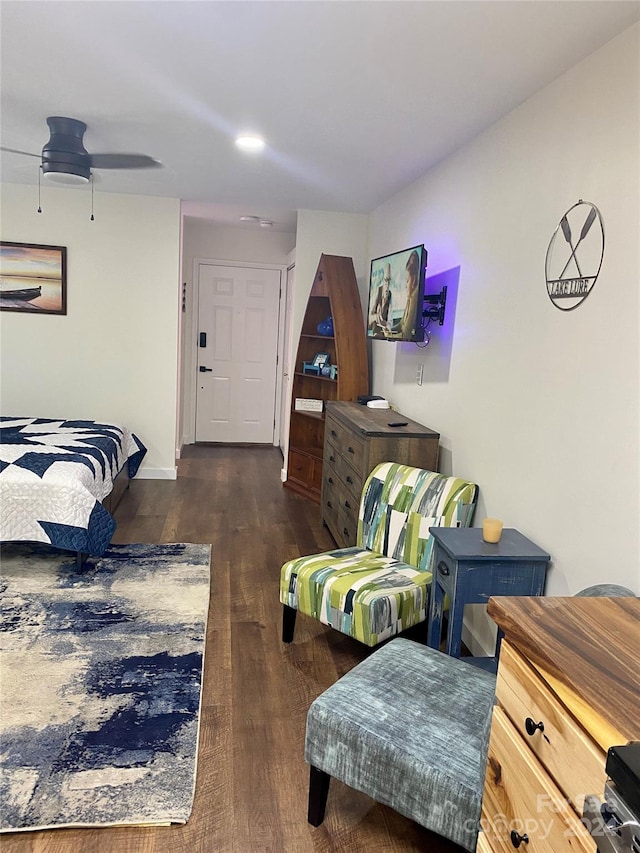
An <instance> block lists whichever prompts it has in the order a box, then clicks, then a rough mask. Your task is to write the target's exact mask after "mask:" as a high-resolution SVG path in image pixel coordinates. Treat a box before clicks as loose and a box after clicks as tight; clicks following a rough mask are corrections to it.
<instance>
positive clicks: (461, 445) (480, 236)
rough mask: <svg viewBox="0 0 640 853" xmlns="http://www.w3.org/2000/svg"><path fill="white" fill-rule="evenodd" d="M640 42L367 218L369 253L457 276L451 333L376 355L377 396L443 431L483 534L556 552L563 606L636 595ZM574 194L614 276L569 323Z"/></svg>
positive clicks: (632, 41)
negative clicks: (566, 305)
mask: <svg viewBox="0 0 640 853" xmlns="http://www.w3.org/2000/svg"><path fill="white" fill-rule="evenodd" d="M639 32H640V27H638V26H634V27H632V28H631V29H630V30H628V31H626V32H625V33H623V34H622V35H620V36H619V37H618V38H616V39H615V40H614V41H612V42H611V43H609V44H608V45H606V46H605V47H604V48H603V49H601V50H599V51H598V52H596V53H595V54H593V55H592V56H590V57H589V58H588V59H586V60H585V61H583V62H582V63H580V64H579V65H578V66H576V67H575V68H573V69H572V70H571V71H569V72H568V73H567V74H565V75H564V76H562V77H560V78H559V79H558V80H556V81H555V82H554V83H553V84H551V85H550V86H548V87H547V88H545V89H544V90H542V91H541V92H539V93H538V94H536V95H535V96H534V97H532V98H531V99H530V100H528V101H527V102H525V103H524V104H522V105H521V106H520V107H519V108H518V109H516V110H515V111H514V112H513V113H511V114H510V115H509V116H508V117H506V118H505V119H504V120H502V121H500V122H499V123H497V124H496V125H494V126H493V127H492V128H490V129H489V130H488V131H487V132H485V133H484V134H482V135H481V136H480V137H478V138H477V139H475V140H474V141H473V142H472V143H470V144H469V145H468V146H466V147H465V148H463V149H462V150H460V151H458V152H457V153H456V154H455V155H453V156H451V157H450V158H448V159H447V160H446V161H444V162H442V163H441V164H440V165H438V166H437V167H436V168H434V169H432V170H431V171H430V172H429V173H428V174H427V175H426V176H425V177H424V178H423V179H421V180H419V181H417V182H416V183H414V184H413V185H411V186H410V187H408V188H407V189H406V190H405V191H403V192H401V193H400V194H398V195H397V196H395V197H394V198H392V199H390V200H389V201H388V202H387V203H385V204H384V205H382V206H381V207H379V208H378V209H377V210H376V211H374V213H373V214H372V216H371V222H370V235H371V236H370V254H371V257H377V256H380V255H382V254H386V253H387V252H391V251H396V250H399V249H401V248H404V247H405V246H410V245H413V244H415V243H421V242H424V243H425V244H426V246H427V247H428V249H429V273H428V274H429V275H433V274H435V273H440V272H443V271H446V270H450V269H455V268H456V267H459V288H458V295H457V304H456V305H455V306H454V305H452V309H453V308H455V316H454V317H453V316H452V317H450V318H449V322H452V332H447V330H446V328H445V329H444V330H439V331H438V330H436V331H435V332H434V336H433V342H432V344H431V345H430V346H429V347H428V348H427V349H418V348H417V347H416V346H414V345H410V344H402V345H396V344H389V343H386V342H383V341H381V342H374V343H373V359H374V387H373V391H374V392H375V393H379V394H383V395H385V396H387V397H388V398H389V399H390V400H391V401H392V402H393V403H395V404H397V406H398V408H399V409H400V410H401V411H402V412H404V413H406V414H407V415H409V416H411V417H414V418H415V419H416V420H418V421H421V422H422V423H424V424H426V425H428V426H430V427H432V428H434V429H437V430H439V431H440V432H441V435H442V439H441V445H442V447H443V451H442V466H443V467H442V470H444V471H445V472H446V473H450V472H453V473H455V474H457V475H459V476H462V477H467V478H469V479H471V480H474V481H476V482H477V483H478V484H479V485H480V490H481V492H480V493H481V498H480V504H479V506H478V510H477V513H476V517H475V524H476V525H479V524H480V523H481V520H482V518H483V516H485V515H495V516H498V517H500V518H502V519H504V521H505V526H507V527H515V528H517V529H519V530H520V531H521V532H523V533H524V534H525V535H527V536H529V537H530V538H532V539H533V540H534V541H535V542H536V543H537V544H539V545H540V546H541V547H542V548H544V549H546V550H547V551H549V552H550V553H551V555H552V560H553V562H552V566H551V569H550V572H549V574H548V581H547V593H548V594H554V595H556V594H559V595H568V594H573V593H575V592H576V591H577V590H579V589H581V588H583V587H585V586H587V585H590V584H593V583H598V582H603V581H609V582H617V583H621V584H624V585H626V586H629V587H631V588H632V589H634V590H635V591H636V592H640V549H639V537H640V523H639V519H640V507H639V497H640V459H639V452H638V451H639V443H640V419H639V397H640V359H639V339H640V332H639V325H640V310H639V306H640V302H639V281H640V261H639V240H638V235H639V233H640V222H639V211H640V186H639V184H640V170H639V155H638V152H639V151H640V133H639V105H640V99H639V92H638V82H639V79H640V75H639V70H640V68H639V57H640V50H639ZM580 198H582V199H585V200H588V201H590V202H593V203H594V204H596V205H597V206H598V207H599V209H600V211H601V213H602V216H603V219H604V225H605V234H606V238H605V239H606V244H605V256H604V263H603V267H602V271H601V274H600V277H599V279H598V281H597V283H596V285H595V289H594V290H593V291H592V293H591V294H590V295H589V297H588V299H587V300H586V301H585V302H583V303H582V304H581V305H580V307H578V308H577V309H576V310H574V311H571V312H561V311H559V310H558V309H557V308H555V307H554V306H553V305H552V303H551V302H550V300H549V299H548V297H547V293H546V287H545V253H546V249H547V244H548V242H549V239H550V237H551V235H552V233H553V231H554V229H555V228H556V226H557V224H558V222H559V220H560V218H561V217H562V215H563V213H565V211H567V210H568V209H569V208H570V207H571V206H572V205H573V204H575V203H576V202H577V201H578V199H580ZM454 278H455V276H454ZM448 334H452V338H451V339H450V340H447V335H448ZM439 335H440V336H441V337H440V340H439V339H438V338H439ZM421 363H423V364H424V383H423V385H422V386H420V387H418V385H417V384H416V381H415V373H416V368H417V366H418V365H419V364H421Z"/></svg>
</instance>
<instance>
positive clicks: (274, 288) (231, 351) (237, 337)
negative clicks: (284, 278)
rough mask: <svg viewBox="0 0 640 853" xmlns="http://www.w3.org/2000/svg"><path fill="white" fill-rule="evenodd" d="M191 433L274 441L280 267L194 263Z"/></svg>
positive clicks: (211, 437) (233, 440)
mask: <svg viewBox="0 0 640 853" xmlns="http://www.w3.org/2000/svg"><path fill="white" fill-rule="evenodd" d="M198 294H199V296H198V323H199V326H198V337H197V340H196V346H197V352H198V358H197V365H196V369H197V371H198V372H197V384H196V435H195V438H196V441H217V442H224V443H225V444H227V443H242V444H244V443H253V444H272V443H273V436H274V422H275V417H274V416H275V398H276V370H277V353H278V309H279V300H280V271H279V270H270V269H256V268H250V267H231V266H224V265H218V264H200V265H199V268H198Z"/></svg>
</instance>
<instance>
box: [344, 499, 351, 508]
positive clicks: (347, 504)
mask: <svg viewBox="0 0 640 853" xmlns="http://www.w3.org/2000/svg"><path fill="white" fill-rule="evenodd" d="M344 506H345V509H351V504H350V503H349V501H345V502H344Z"/></svg>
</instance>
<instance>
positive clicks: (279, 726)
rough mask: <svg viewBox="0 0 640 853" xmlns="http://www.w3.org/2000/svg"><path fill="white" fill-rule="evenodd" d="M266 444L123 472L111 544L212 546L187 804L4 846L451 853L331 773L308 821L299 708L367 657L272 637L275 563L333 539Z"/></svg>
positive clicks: (158, 852)
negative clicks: (167, 813)
mask: <svg viewBox="0 0 640 853" xmlns="http://www.w3.org/2000/svg"><path fill="white" fill-rule="evenodd" d="M281 465H282V458H281V456H280V452H279V451H278V450H277V449H276V448H272V447H257V448H246V447H237V448H230V447H202V446H192V447H188V448H186V450H185V452H184V454H183V458H182V459H181V460H180V462H179V475H178V479H177V481H174V482H168V481H158V480H134V481H133V482H132V483H131V487H130V489H129V491H128V493H127V494H126V495H125V497H124V498H123V500H122V503H121V504H120V506H119V508H118V510H117V513H116V517H117V519H118V529H117V531H116V535H115V537H114V542H120V543H127V542H200V543H211V544H212V546H213V548H212V561H211V605H210V610H209V623H208V629H207V648H206V657H205V677H204V688H203V700H202V718H201V728H200V747H199V756H198V776H197V784H196V794H195V803H194V809H193V813H192V816H191V818H190V819H189V821H188V822H187V824H186V825H185V826H182V827H160V828H158V827H154V828H144V827H135V828H113V829H100V830H92V829H82V830H52V831H48V832H26V833H15V834H11V835H5V836H3V837H2V839H0V848H1V849H2V851H3V853H26V851H33V853H88V851H92V853H94V851H95V853H98V851H99V853H253V851H256V853H257V852H258V851H260V853H262V851H265V853H310V851H317V853H329V851H336V853H338V852H339V853H400V851H429V853H456V852H457V851H459V849H460V848H458V847H455V846H454V845H451V844H449V843H447V842H445V841H443V840H442V839H439V838H437V837H436V836H433V835H432V834H431V833H429V832H427V831H426V830H424V829H423V828H421V827H419V826H417V825H416V824H415V823H413V822H412V821H410V820H407V819H406V818H404V817H402V816H400V815H398V814H396V813H395V812H393V811H392V810H391V809H388V808H385V807H384V806H381V805H378V804H376V803H374V802H373V801H372V800H370V799H369V798H368V797H366V796H364V795H363V794H360V793H358V792H356V791H352V790H351V789H349V788H347V787H346V786H344V785H342V784H341V783H339V782H336V781H334V782H333V783H332V786H331V791H330V793H329V802H328V806H327V817H326V819H325V822H324V824H323V825H322V826H321V827H318V828H317V829H314V828H313V827H312V826H310V825H309V824H308V823H307V820H306V808H307V782H308V767H307V765H306V764H305V762H304V758H303V744H304V729H305V719H306V712H307V709H308V707H309V704H310V702H311V701H312V700H313V699H314V698H315V697H316V696H317V695H318V694H319V693H321V692H322V691H323V690H324V689H325V688H326V687H328V686H329V685H330V684H332V683H333V682H334V681H335V680H336V679H337V678H338V677H339V676H340V675H342V674H343V673H345V672H346V671H348V670H349V669H351V667H353V666H354V665H355V664H356V663H357V662H358V661H360V660H362V659H363V657H365V656H366V654H367V653H368V650H367V649H366V648H365V647H363V646H362V645H361V644H359V643H356V642H355V641H352V640H350V639H349V638H348V637H345V636H343V635H341V634H339V633H338V632H337V631H333V630H331V629H329V628H325V627H324V626H322V625H320V624H319V623H317V622H315V621H314V620H312V619H309V618H306V617H304V616H300V617H299V619H298V624H297V626H296V636H295V639H294V642H293V643H292V644H291V645H284V644H283V643H282V642H281V640H280V626H281V611H282V608H281V605H280V603H279V599H278V580H279V575H280V566H281V565H282V563H284V562H285V561H286V560H287V559H290V558H291V557H294V556H297V555H301V554H312V553H314V552H317V551H323V550H326V549H328V548H332V547H334V543H333V540H332V539H331V537H330V535H329V533H328V531H327V530H326V528H324V527H323V526H322V525H321V523H320V521H319V509H318V507H317V505H315V504H313V503H311V502H309V501H307V500H305V499H304V498H301V497H299V496H297V495H294V494H293V493H291V492H289V491H288V490H286V489H284V488H283V487H282V485H281V483H280V468H281Z"/></svg>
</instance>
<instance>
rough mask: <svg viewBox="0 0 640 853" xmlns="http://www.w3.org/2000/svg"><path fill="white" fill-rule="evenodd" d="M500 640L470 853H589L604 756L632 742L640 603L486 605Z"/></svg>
mask: <svg viewBox="0 0 640 853" xmlns="http://www.w3.org/2000/svg"><path fill="white" fill-rule="evenodd" d="M488 612H489V615H490V616H491V617H492V618H493V619H494V621H495V622H497V624H498V626H499V627H500V628H501V629H502V631H504V634H505V639H504V640H503V642H502V649H501V652H500V664H499V667H498V680H497V684H496V698H497V704H496V707H495V708H494V712H493V722H492V727H491V740H490V744H489V755H488V760H487V772H486V778H485V786H484V793H483V801H482V820H481V824H482V830H483V831H482V832H481V833H480V836H479V839H478V847H477V850H478V851H513V850H514V849H517V848H518V847H519V848H521V850H523V851H526V853H538V851H540V852H541V853H542V851H544V853H564V851H574V850H578V851H588V853H595V851H596V844H595V842H594V840H593V839H592V838H591V836H590V835H589V833H588V831H587V829H586V828H585V827H584V826H583V825H582V823H581V822H580V816H581V815H582V810H583V801H584V797H585V795H587V794H596V795H598V796H601V795H602V792H603V789H604V782H605V760H606V752H607V750H608V749H609V747H611V746H616V745H621V744H625V743H627V742H629V741H632V740H640V659H639V655H638V651H639V649H640V599H637V598H579V597H578V598H531V597H526V598H513V597H505V598H492V599H490V601H489V606H488Z"/></svg>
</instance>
